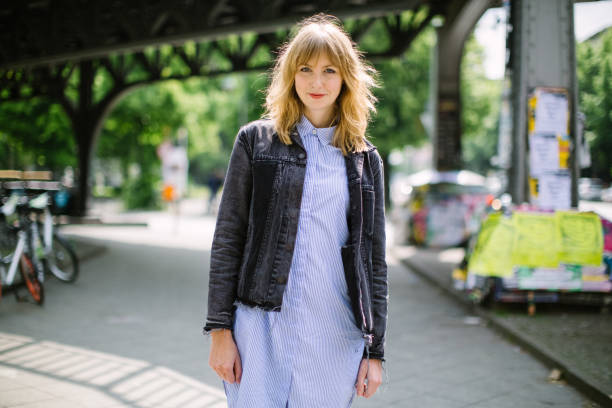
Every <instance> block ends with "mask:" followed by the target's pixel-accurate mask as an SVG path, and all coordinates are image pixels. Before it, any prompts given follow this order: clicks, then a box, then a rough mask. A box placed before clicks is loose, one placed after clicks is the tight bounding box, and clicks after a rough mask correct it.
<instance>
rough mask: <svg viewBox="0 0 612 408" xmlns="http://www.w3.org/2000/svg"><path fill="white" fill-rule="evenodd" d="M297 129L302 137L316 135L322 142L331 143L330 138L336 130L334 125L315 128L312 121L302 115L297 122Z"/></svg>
mask: <svg viewBox="0 0 612 408" xmlns="http://www.w3.org/2000/svg"><path fill="white" fill-rule="evenodd" d="M297 131H298V132H299V133H300V136H302V137H306V136H308V135H316V136H317V137H318V139H319V141H320V142H321V143H322V144H331V142H332V139H333V138H334V132H335V131H336V126H332V127H327V128H316V127H315V126H314V125H313V124H312V123H310V121H309V120H308V119H307V118H306V116H304V115H302V118H301V119H300V121H299V122H298V124H297Z"/></svg>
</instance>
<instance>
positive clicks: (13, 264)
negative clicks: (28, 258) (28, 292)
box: [0, 231, 27, 286]
mask: <svg viewBox="0 0 612 408" xmlns="http://www.w3.org/2000/svg"><path fill="white" fill-rule="evenodd" d="M26 238H27V236H26V233H25V232H24V231H19V232H17V245H16V247H15V252H13V253H12V254H10V255H7V256H6V257H4V258H2V268H0V274H2V284H3V285H7V286H10V285H12V284H13V282H14V281H15V275H16V274H17V268H18V267H19V261H20V260H21V255H23V251H24V250H25V245H26ZM6 264H9V268H8V272H6V271H5V265H6Z"/></svg>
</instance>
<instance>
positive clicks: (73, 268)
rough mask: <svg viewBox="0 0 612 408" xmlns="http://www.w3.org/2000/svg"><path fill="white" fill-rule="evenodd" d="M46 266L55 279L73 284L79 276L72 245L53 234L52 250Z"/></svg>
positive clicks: (77, 263) (77, 262)
mask: <svg viewBox="0 0 612 408" xmlns="http://www.w3.org/2000/svg"><path fill="white" fill-rule="evenodd" d="M47 266H48V267H49V270H50V271H51V273H52V274H53V275H55V277H56V278H57V279H59V280H61V281H64V282H74V281H75V280H76V278H77V276H78V275H79V261H78V259H77V256H76V254H75V253H74V250H73V249H72V245H70V243H69V242H68V241H67V240H66V239H65V238H64V237H62V236H61V235H58V234H57V233H54V234H53V250H52V251H51V253H50V254H49V256H48V257H47Z"/></svg>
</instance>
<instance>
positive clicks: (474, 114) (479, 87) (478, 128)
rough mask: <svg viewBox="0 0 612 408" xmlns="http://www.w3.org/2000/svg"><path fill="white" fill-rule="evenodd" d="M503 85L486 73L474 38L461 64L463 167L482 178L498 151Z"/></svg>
mask: <svg viewBox="0 0 612 408" xmlns="http://www.w3.org/2000/svg"><path fill="white" fill-rule="evenodd" d="M501 91H502V81H501V80H495V79H489V78H487V77H486V75H485V71H484V48H483V47H482V46H481V45H480V44H478V42H477V41H476V39H475V37H474V36H473V35H471V36H470V37H469V38H468V40H467V41H466V43H465V49H464V52H463V61H462V63H461V128H462V138H461V145H462V153H463V167H464V168H466V169H468V170H472V171H475V172H478V173H481V174H484V173H486V172H487V170H489V169H491V168H492V165H491V157H493V156H494V155H495V152H496V149H497V139H498V130H499V108H500V106H501Z"/></svg>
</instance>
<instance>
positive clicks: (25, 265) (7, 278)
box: [0, 195, 45, 305]
mask: <svg viewBox="0 0 612 408" xmlns="http://www.w3.org/2000/svg"><path fill="white" fill-rule="evenodd" d="M19 201H20V197H19V196H17V195H11V197H10V198H9V200H8V201H7V202H6V203H5V204H4V205H3V206H2V211H0V218H2V219H1V220H0V221H1V224H0V225H1V226H2V228H3V229H4V231H3V233H2V238H3V240H4V242H3V247H5V248H8V249H9V253H8V254H7V255H4V254H2V256H0V297H1V296H2V288H3V287H8V288H11V289H14V290H15V296H16V297H17V299H18V300H22V298H21V297H20V296H19V293H18V292H17V288H18V285H17V284H16V280H15V278H16V276H17V268H19V270H20V272H21V277H22V279H23V283H24V284H25V286H26V288H27V289H28V292H29V293H30V295H31V296H32V299H33V300H34V302H36V303H37V304H39V305H42V304H43V302H44V300H45V291H44V287H43V284H42V282H41V281H39V279H38V274H37V273H36V271H35V269H34V265H33V263H32V260H31V256H30V255H31V253H32V251H31V249H32V248H31V246H30V244H29V242H28V241H29V240H28V234H27V232H26V230H24V229H23V225H22V224H18V225H17V226H15V225H11V224H9V223H8V222H6V217H8V216H11V215H13V214H14V213H15V210H16V209H17V208H18V207H19ZM19 218H20V219H21V218H22V217H19ZM11 244H14V246H13V245H11ZM11 249H12V251H11Z"/></svg>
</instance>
